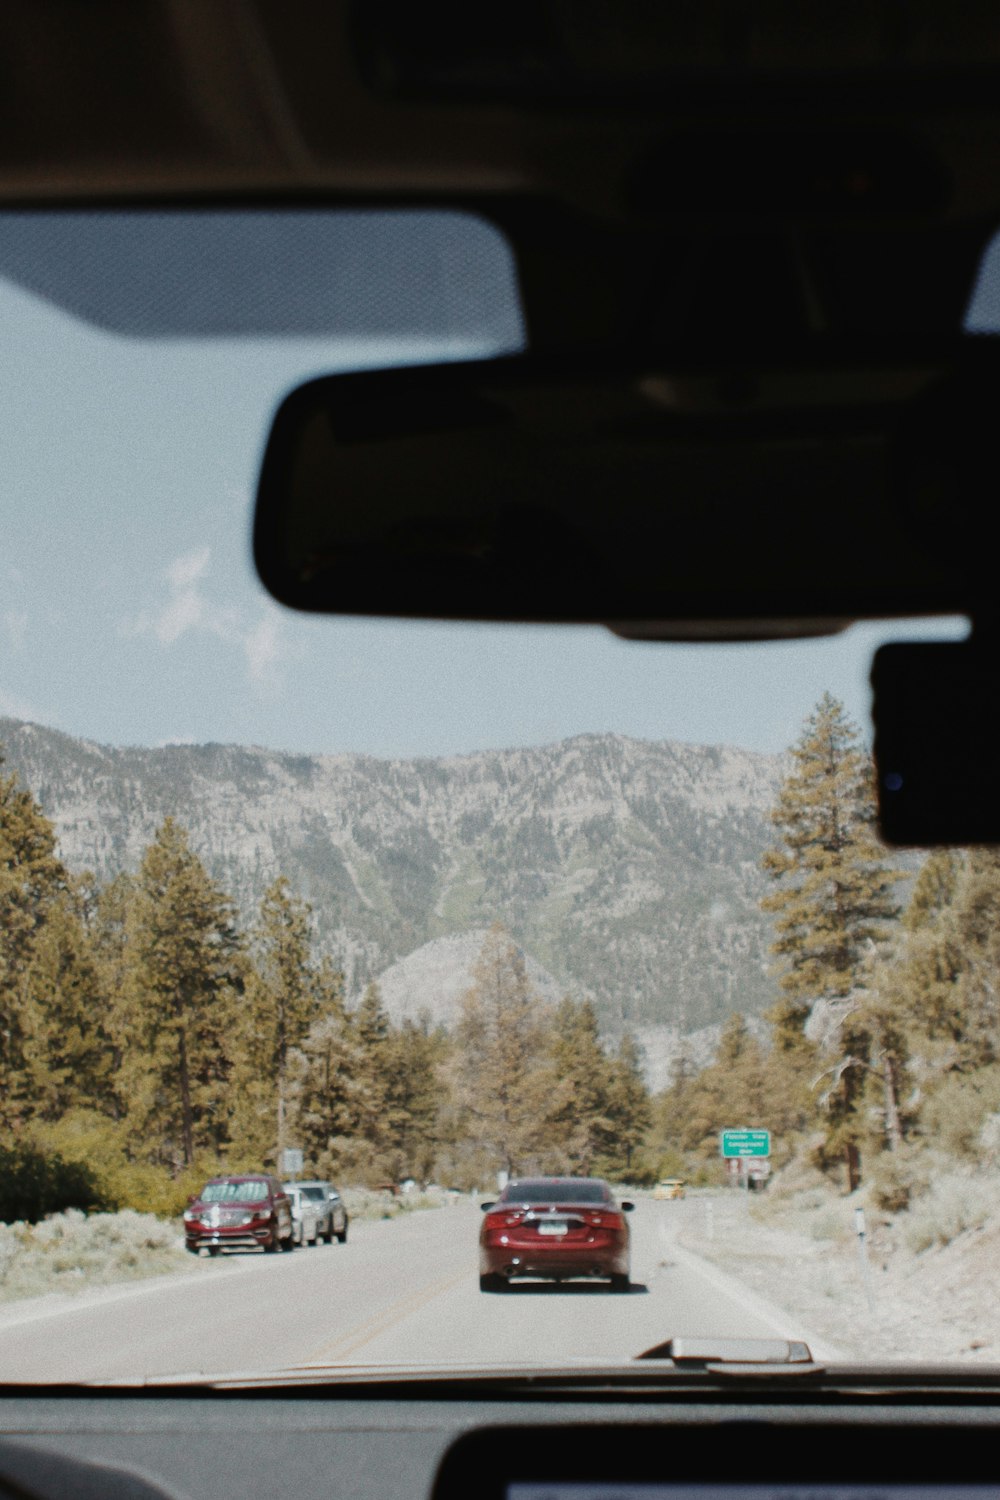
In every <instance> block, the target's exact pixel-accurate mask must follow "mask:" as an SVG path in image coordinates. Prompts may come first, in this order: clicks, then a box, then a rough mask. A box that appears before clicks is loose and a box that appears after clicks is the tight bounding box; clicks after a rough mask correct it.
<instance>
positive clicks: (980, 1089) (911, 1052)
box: [651, 695, 1000, 1209]
mask: <svg viewBox="0 0 1000 1500" xmlns="http://www.w3.org/2000/svg"><path fill="white" fill-rule="evenodd" d="M772 823H773V827H774V833H775V840H774V844H773V847H772V848H771V849H769V850H768V851H767V852H766V854H765V856H764V860H763V867H764V869H765V871H766V872H767V874H768V875H769V876H770V877H771V889H770V890H769V892H768V894H767V895H766V896H765V898H764V903H763V904H764V907H765V909H766V910H767V911H768V912H770V913H772V914H773V917H774V944H773V953H774V958H775V968H774V978H775V986H776V999H775V1002H774V1004H773V1006H772V1007H771V1009H770V1011H769V1012H768V1014H767V1017H766V1019H767V1022H768V1034H767V1035H766V1036H765V1037H764V1038H761V1037H759V1036H758V1035H756V1034H755V1033H754V1032H753V1031H752V1030H751V1029H750V1028H749V1027H748V1025H747V1023H746V1021H745V1019H744V1018H743V1017H741V1016H733V1017H732V1018H731V1019H730V1021H729V1022H728V1023H727V1025H726V1027H725V1028H724V1031H723V1034H722V1038H721V1043H720V1047H719V1051H718V1054H717V1056H716V1058H715V1060H714V1061H713V1062H712V1064H711V1065H710V1066H709V1067H707V1068H703V1069H701V1070H695V1069H692V1068H691V1067H690V1066H686V1065H685V1064H684V1060H683V1059H682V1060H681V1064H680V1066H679V1067H678V1069H677V1071H676V1075H675V1078H674V1081H673V1083H672V1085H671V1087H670V1088H669V1089H667V1091H666V1092H665V1093H664V1094H662V1095H661V1096H660V1097H659V1098H657V1099H656V1100H655V1101H654V1106H653V1129H652V1133H651V1142H652V1145H653V1148H654V1152H659V1154H660V1160H661V1161H662V1162H663V1164H664V1165H665V1166H666V1165H668V1164H669V1166H670V1167H671V1169H673V1170H686V1171H688V1172H690V1173H692V1174H694V1175H697V1174H700V1175H701V1176H702V1177H703V1178H705V1179H708V1180H711V1179H713V1178H714V1179H716V1180H718V1179H719V1178H720V1177H721V1173H722V1165H721V1163H720V1162H719V1160H718V1149H719V1148H718V1132H719V1130H720V1128H727V1127H728V1128H739V1127H741V1126H747V1127H751V1128H754V1127H756V1128H765V1129H770V1130H771V1132H772V1153H773V1162H774V1164H775V1165H776V1166H778V1167H780V1166H782V1165H786V1164H788V1163H789V1162H791V1161H793V1160H795V1159H799V1160H803V1159H804V1160H808V1161H809V1162H810V1163H811V1164H812V1165H813V1166H815V1167H818V1168H820V1169H821V1170H822V1171H823V1172H824V1173H825V1174H826V1176H827V1178H828V1180H829V1182H830V1184H831V1187H835V1188H837V1189H839V1190H840V1191H843V1192H852V1191H854V1190H856V1189H857V1188H858V1187H859V1186H861V1185H862V1183H864V1184H866V1185H871V1186H872V1187H873V1189H874V1191H875V1196H876V1201H878V1202H879V1203H880V1204H881V1206H883V1207H884V1208H887V1209H899V1208H903V1207H905V1206H906V1203H907V1202H908V1201H909V1199H910V1197H911V1195H912V1194H914V1193H916V1192H917V1191H919V1189H920V1188H921V1187H922V1186H923V1185H925V1184H926V1182H927V1180H928V1178H929V1176H933V1175H934V1172H935V1170H936V1169H937V1168H939V1167H946V1165H947V1164H952V1165H955V1164H958V1165H961V1164H963V1163H964V1164H966V1165H968V1166H973V1165H975V1164H976V1163H978V1162H980V1161H982V1160H983V1159H988V1160H995V1152H996V1149H997V1147H998V1146H1000V990H998V986H1000V851H996V850H985V849H977V850H937V851H934V852H933V853H930V854H928V855H926V856H925V857H924V858H923V859H922V860H921V861H920V862H919V865H918V867H917V868H916V869H913V868H912V867H911V868H909V869H908V870H906V869H903V868H901V867H900V865H899V863H898V862H897V861H894V859H893V857H892V855H891V853H890V851H889V850H887V849H886V848H884V847H883V846H882V845H880V843H879V841H878V838H877V835H876V830H875V803H874V783H873V769H872V766H871V763H870V760H869V757H868V755H867V753H866V752H865V750H864V749H863V747H862V744H861V739H860V735H859V732H858V729H857V727H856V726H855V725H854V724H852V723H851V722H850V720H849V719H848V718H847V716H846V714H845V712H844V709H843V705H842V704H840V703H839V702H838V701H837V700H836V699H834V698H832V697H831V696H830V695H826V696H824V697H823V698H822V699H821V701H820V702H819V704H818V705H817V707H816V709H815V710H814V712H813V713H812V714H811V715H810V716H809V718H808V720H807V721H806V723H805V725H804V727H803V730H802V734H801V736H800V739H799V740H798V742H797V744H796V745H795V746H794V747H793V749H792V752H791V769H790V770H789V773H788V775H787V777H786V779H785V781H784V784H783V786H782V788H781V791H780V794H779V797H778V801H777V804H776V806H775V808H774V810H773V813H772Z"/></svg>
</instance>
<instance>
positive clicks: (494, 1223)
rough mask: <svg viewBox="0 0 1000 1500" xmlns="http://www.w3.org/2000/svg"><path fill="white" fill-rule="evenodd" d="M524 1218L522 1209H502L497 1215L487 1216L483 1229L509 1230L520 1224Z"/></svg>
mask: <svg viewBox="0 0 1000 1500" xmlns="http://www.w3.org/2000/svg"><path fill="white" fill-rule="evenodd" d="M523 1218H524V1209H523V1208H518V1209H509V1208H508V1209H502V1210H501V1211H499V1212H497V1213H492V1214H487V1215H486V1219H485V1221H484V1222H485V1227H486V1228H487V1229H510V1228H512V1227H513V1225H515V1224H520V1223H521V1221H522V1220H523Z"/></svg>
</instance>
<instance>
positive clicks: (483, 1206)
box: [479, 1198, 497, 1214]
mask: <svg viewBox="0 0 1000 1500" xmlns="http://www.w3.org/2000/svg"><path fill="white" fill-rule="evenodd" d="M496 1206H497V1202H496V1199H495V1198H491V1199H490V1201H489V1202H488V1203H480V1205H479V1207H480V1208H481V1209H482V1211H483V1213H484V1214H488V1213H489V1211H490V1209H491V1208H496Z"/></svg>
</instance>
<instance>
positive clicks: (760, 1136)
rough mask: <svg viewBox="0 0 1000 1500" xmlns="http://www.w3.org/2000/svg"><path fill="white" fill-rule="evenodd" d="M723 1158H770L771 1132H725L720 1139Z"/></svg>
mask: <svg viewBox="0 0 1000 1500" xmlns="http://www.w3.org/2000/svg"><path fill="white" fill-rule="evenodd" d="M719 1144H720V1148H721V1150H722V1154H723V1156H770V1154H771V1132H770V1131H769V1130H724V1131H723V1132H722V1134H721V1135H720V1137H719Z"/></svg>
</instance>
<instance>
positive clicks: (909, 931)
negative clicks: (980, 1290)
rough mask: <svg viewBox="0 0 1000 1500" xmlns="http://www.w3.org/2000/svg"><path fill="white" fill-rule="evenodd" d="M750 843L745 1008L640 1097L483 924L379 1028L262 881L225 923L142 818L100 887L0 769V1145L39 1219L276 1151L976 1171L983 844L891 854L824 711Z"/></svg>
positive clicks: (983, 964)
mask: <svg viewBox="0 0 1000 1500" xmlns="http://www.w3.org/2000/svg"><path fill="white" fill-rule="evenodd" d="M772 829H773V839H772V842H771V846H770V847H769V848H768V849H767V850H766V852H765V853H764V855H763V860H762V868H763V870H764V872H765V874H766V876H767V883H768V890H767V894H766V895H765V897H764V901H763V906H764V909H765V910H766V911H767V912H768V913H769V914H770V916H771V918H772V921H773V961H774V962H773V973H772V982H773V994H774V1000H773V1003H772V1005H771V1008H770V1010H769V1011H768V1012H767V1013H766V1015H765V1018H764V1023H763V1024H762V1023H761V1021H760V1020H759V1019H758V1020H751V1019H750V1018H747V1017H744V1016H741V1015H733V1016H731V1017H730V1018H729V1020H728V1021H727V1022H726V1024H725V1026H724V1027H723V1029H722V1033H721V1037H720V1038H719V1042H718V1046H717V1049H716V1053H715V1056H714V1058H713V1060H712V1061H711V1062H710V1063H709V1064H708V1065H707V1066H705V1065H703V1064H702V1065H699V1066H696V1065H695V1064H694V1062H693V1061H692V1060H691V1059H689V1058H686V1057H684V1056H681V1057H680V1058H679V1059H677V1060H676V1061H675V1066H674V1071H673V1077H672V1081H671V1083H670V1085H669V1087H667V1088H666V1089H665V1090H664V1091H663V1092H662V1093H660V1094H658V1095H657V1096H655V1097H651V1096H650V1093H649V1091H648V1089H647V1086H646V1083H645V1081H644V1074H643V1058H642V1054H641V1049H640V1048H639V1047H638V1045H637V1043H636V1041H635V1039H634V1038H633V1037H632V1036H630V1035H625V1036H624V1037H623V1038H621V1039H620V1041H618V1042H616V1043H610V1042H609V1041H608V1040H607V1038H606V1037H604V1036H602V1034H601V1029H600V1026H599V1022H598V1017H597V1014H596V1012H595V1010H594V1007H593V1005H592V1004H591V1003H590V1002H589V1001H588V1000H586V999H582V1000H580V999H575V998H573V997H569V996H568V997H566V998H564V999H563V1000H561V1001H560V1002H558V1003H551V1002H548V1001H543V1000H542V999H541V998H540V997H539V996H538V995H537V994H536V993H534V992H533V990H532V987H531V984H530V981H529V979H528V975H527V972H526V967H525V960H524V955H523V953H522V952H521V951H520V949H519V948H518V946H517V944H516V942H515V941H514V939H513V937H512V936H511V934H510V933H509V932H508V931H507V930H506V929H505V928H504V927H503V926H502V925H500V924H499V923H498V924H496V925H495V926H494V927H493V928H492V929H491V930H490V932H489V934H488V936H487V938H486V941H485V943H484V945H483V948H482V951H481V953H480V955H479V960H478V963H477V965H476V967H475V970H474V972H473V974H472V976H471V983H470V985H469V988H468V990H467V992H466V993H465V995H464V996H463V998H462V1001H461V1004H460V1006H459V1011H458V1014H457V1017H456V1018H455V1020H454V1023H453V1024H452V1025H451V1026H450V1027H449V1028H448V1029H445V1028H444V1027H435V1026H432V1024H431V1023H430V1021H429V1019H427V1018H424V1019H421V1020H416V1021H415V1020H412V1019H408V1020H404V1021H402V1022H400V1023H397V1022H395V1021H394V1020H393V1019H392V1018H391V1017H390V1015H389V1014H388V1013H387V1011H386V1010H385V1008H384V1006H383V1003H382V999H381V996H380V994H379V991H378V988H377V986H376V985H374V984H372V985H369V987H368V989H367V990H366V991H365V993H364V995H363V996H362V997H361V999H360V1000H359V1001H357V1002H356V1003H354V1004H353V1005H352V1004H349V1003H348V1000H347V998H346V996H345V993H344V985H343V980H342V976H341V974H340V973H339V972H338V971H337V969H336V967H335V966H334V965H333V964H332V963H331V961H330V959H329V958H328V957H326V956H322V955H319V954H318V953H317V951H316V945H315V941H314V927H313V920H312V914H311V913H310V910H309V907H308V906H307V905H306V904H305V902H304V901H302V900H301V899H300V898H299V897H298V896H297V894H296V892H295V891H294V890H293V889H292V887H291V885H290V884H289V882H288V880H287V879H285V878H284V877H283V876H280V875H279V876H278V877H277V878H276V879H275V880H274V881H273V882H272V883H271V885H270V887H269V888H268V890H267V891H266V893H265V895H264V897H263V899H262V901H261V904H260V908H259V911H258V912H257V914H256V917H255V920H254V921H253V922H251V923H250V924H249V925H248V926H243V927H241V925H240V921H239V919H238V916H237V912H236V907H235V904H234V902H233V900H232V899H231V897H230V896H229V895H228V894H227V892H226V891H224V890H222V889H220V888H219V887H218V886H217V885H216V884H215V883H214V882H213V880H212V879H211V877H210V875H209V873H208V871H207V870H206V868H205V866H204V864H203V863H202V861H201V859H200V858H199V856H198V855H197V853H196V852H195V851H194V850H193V849H192V848H191V846H190V842H189V839H188V836H187V834H186V832H185V830H184V828H183V827H182V826H181V825H180V823H178V822H176V821H175V820H173V819H171V818H167V819H166V820H165V821H164V823H163V824H162V826H161V827H160V828H159V829H158V830H157V832H156V835H155V838H154V839H153V841H152V843H151V844H150V845H149V847H148V848H147V849H146V850H145V853H144V855H143V857H142V860H141V862H140V865H139V868H138V870H137V871H135V873H132V874H123V875H120V876H118V877H117V878H116V879H115V880H113V881H111V882H110V883H109V884H107V885H104V886H100V885H98V884H97V883H96V882H95V881H94V879H93V878H91V877H89V876H75V875H72V874H71V873H70V872H69V871H67V870H66V868H64V866H63V864H62V863H61V861H60V859H59V856H58V851H57V847H56V840H55V836H54V833H53V830H52V827H51V825H50V824H49V823H48V821H47V820H46V818H45V817H44V816H43V814H42V812H41V810H40V808H39V806H38V804H37V803H36V801H35V800H34V798H33V797H32V795H31V793H30V792H29V791H28V790H26V789H25V788H23V787H21V786H19V785H18V782H17V778H16V777H15V776H4V775H3V773H2V770H0V1152H3V1151H7V1153H8V1157H9V1162H8V1165H10V1164H11V1163H13V1164H14V1166H15V1167H17V1169H18V1170H23V1171H28V1170H29V1167H28V1166H26V1165H25V1162H23V1161H22V1162H20V1165H18V1163H17V1162H14V1157H13V1155H11V1153H16V1152H17V1151H18V1150H20V1151H22V1152H23V1151H24V1150H26V1149H27V1150H31V1151H34V1152H35V1153H36V1156H37V1160H38V1161H39V1162H42V1163H43V1165H44V1164H46V1163H48V1164H49V1165H48V1166H47V1167H46V1168H45V1170H46V1171H49V1176H50V1177H51V1171H50V1168H51V1164H52V1163H55V1164H57V1165H58V1166H59V1167H60V1169H61V1168H65V1169H66V1172H67V1174H68V1175H67V1176H66V1183H67V1186H66V1189H65V1191H66V1194H67V1195H68V1197H67V1201H70V1199H71V1200H72V1201H73V1202H77V1203H78V1202H81V1201H82V1200H83V1199H86V1197H87V1194H88V1192H89V1193H90V1196H91V1198H92V1199H93V1201H94V1202H95V1203H96V1202H98V1201H100V1202H101V1203H105V1204H111V1205H116V1204H117V1205H120V1206H133V1207H137V1208H147V1209H152V1210H154V1211H156V1212H161V1213H175V1212H177V1210H178V1208H179V1207H181V1206H182V1205H183V1202H184V1200H185V1198H186V1196H187V1195H188V1194H189V1193H190V1192H191V1191H193V1190H194V1189H196V1188H197V1187H198V1186H199V1185H200V1183H201V1181H202V1180H203V1179H204V1178H205V1176H206V1175H208V1174H210V1173H215V1172H220V1171H240V1170H250V1169H254V1170H261V1169H273V1170H277V1169H278V1168H279V1163H280V1160H281V1152H282V1149H283V1148H284V1147H288V1146H296V1147H299V1148H301V1149H302V1150H303V1152H304V1154H305V1160H306V1168H307V1171H308V1172H310V1173H315V1174H317V1175H322V1176H330V1177H333V1178H336V1179H338V1180H341V1181H343V1182H345V1183H354V1184H365V1185H369V1186H375V1185H379V1184H385V1183H395V1182H399V1181H401V1180H402V1179H405V1178H407V1177H412V1178H414V1179H416V1180H418V1181H421V1182H428V1181H436V1182H438V1183H441V1184H443V1185H445V1186H449V1187H458V1188H463V1189H467V1188H471V1187H476V1186H482V1187H484V1188H488V1187H492V1186H493V1185H494V1184H495V1180H496V1173H497V1172H498V1171H501V1170H503V1171H506V1172H508V1173H510V1174H524V1173H529V1172H538V1173H582V1174H596V1175H602V1176H607V1177H610V1178H612V1179H615V1180H618V1181H630V1182H633V1183H637V1184H641V1183H650V1182H652V1181H655V1180H656V1178H657V1177H659V1176H665V1175H675V1174H680V1175H683V1176H686V1177H688V1178H690V1179H693V1180H695V1181H701V1182H713V1181H714V1182H720V1181H722V1180H723V1176H724V1164H723V1163H722V1162H721V1161H720V1158H719V1144H718V1141H719V1132H720V1131H721V1130H723V1129H726V1128H739V1127H749V1128H766V1129H769V1130H770V1131H771V1134H772V1166H773V1167H775V1168H777V1169H780V1168H782V1167H783V1166H788V1165H790V1164H793V1163H795V1162H802V1161H806V1162H808V1163H810V1164H811V1166H812V1167H813V1168H817V1169H819V1171H821V1172H822V1173H823V1174H824V1175H825V1177H826V1180H827V1182H828V1183H829V1186H830V1189H831V1191H833V1192H846V1193H849V1192H852V1191H855V1190H856V1189H857V1188H858V1187H859V1186H861V1185H862V1184H864V1185H865V1186H866V1187H872V1188H873V1190H874V1191H875V1193H876V1197H877V1200H878V1201H879V1202H880V1203H881V1204H882V1205H883V1206H884V1207H886V1208H900V1207H904V1206H905V1204H906V1203H907V1201H908V1199H909V1197H910V1195H911V1194H912V1193H913V1192H915V1191H919V1186H920V1184H921V1183H922V1182H925V1181H926V1180H927V1177H928V1174H929V1172H930V1171H932V1170H933V1163H934V1162H935V1161H936V1162H938V1164H940V1163H942V1162H948V1163H955V1162H963V1161H964V1162H966V1163H968V1164H970V1165H973V1164H975V1163H976V1162H978V1161H980V1160H982V1159H989V1160H993V1161H996V1159H997V1158H998V1156H1000V851H995V850H987V849H973V850H938V851H935V852H933V853H930V854H927V855H925V856H922V857H919V858H913V859H910V860H909V861H907V862H905V863H904V862H901V861H900V860H899V858H898V857H895V856H893V855H892V853H891V852H890V851H889V850H887V849H886V848H885V847H884V846H882V845H881V844H880V842H879V840H878V838H877V834H876V829H875V808H874V791H873V772H872V766H871V763H870V759H869V756H868V754H867V751H866V750H865V748H864V745H863V742H862V740H861V737H860V734H859V731H858V729H857V727H856V726H855V725H854V724H852V723H851V721H850V720H849V718H848V717H847V715H846V714H845V711H844V708H843V705H842V704H840V703H839V702H838V701H837V700H836V699H834V698H832V697H831V696H830V695H826V696H824V697H823V698H822V699H821V700H820V702H819V703H818V704H817V706H816V708H815V710H814V711H813V712H812V713H811V714H810V716H809V717H808V719H807V720H806V722H805V724H804V726H803V729H802V732H801V735H800V737H799V739H798V741H797V743H796V744H795V745H794V746H793V747H792V750H791V753H790V757H789V769H788V773H787V775H786V777H785V780H784V782H783V784H782V786H781V788H780V791H779V794H778V797H777V801H776V804H775V806H774V809H773V812H772ZM33 1160H34V1158H33ZM29 1165H30V1164H29ZM83 1168H86V1171H87V1172H89V1174H90V1176H89V1177H88V1178H87V1179H86V1181H84V1179H82V1178H81V1176H80V1170H83ZM77 1169H79V1170H77ZM40 1170H41V1169H38V1170H36V1168H35V1167H31V1168H30V1171H31V1172H34V1173H35V1177H36V1178H38V1180H39V1181H40V1180H41V1178H40V1177H39V1175H38V1173H39V1171H40ZM74 1173H75V1175H74ZM29 1175H30V1173H29ZM57 1175H58V1174H57ZM44 1176H45V1172H42V1177H44ZM45 1180H46V1181H48V1180H49V1178H46V1179H45ZM53 1180H54V1179H53ZM88 1184H89V1186H88ZM53 1191H55V1189H53ZM50 1196H51V1195H50ZM0 1209H2V1203H0Z"/></svg>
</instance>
